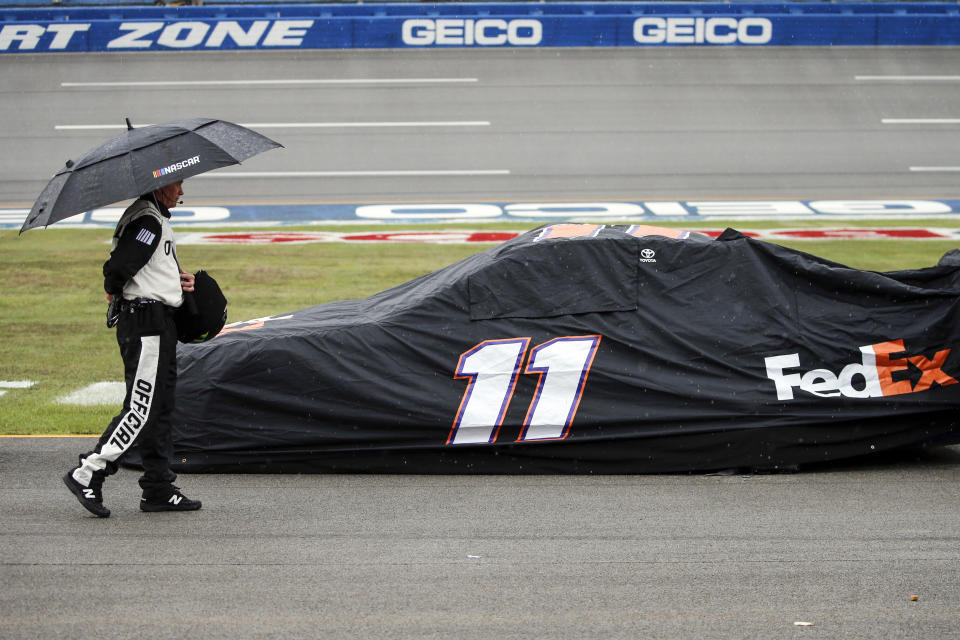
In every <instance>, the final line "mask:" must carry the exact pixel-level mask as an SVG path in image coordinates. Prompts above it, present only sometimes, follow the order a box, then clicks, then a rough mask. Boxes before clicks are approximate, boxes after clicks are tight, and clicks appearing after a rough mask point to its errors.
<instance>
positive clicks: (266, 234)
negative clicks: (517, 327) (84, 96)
mask: <svg viewBox="0 0 960 640" xmlns="http://www.w3.org/2000/svg"><path fill="white" fill-rule="evenodd" d="M691 231H696V232H697V233H703V234H706V235H708V236H711V237H714V238H715V237H717V236H719V235H720V234H721V233H723V230H722V229H691ZM740 232H741V233H742V234H744V235H746V236H749V237H751V238H758V239H763V240H957V239H960V229H947V228H916V227H911V228H907V227H895V228H888V229H874V228H864V227H849V228H835V229H763V230H755V231H742V230H741V231H740ZM522 233H525V232H523V231H375V232H368V233H334V232H326V231H228V232H217V233H198V232H188V233H181V234H177V244H178V245H188V244H228V245H229V244H241V245H263V244H311V243H316V242H349V243H374V242H391V243H401V244H403V243H429V244H469V243H479V244H497V243H500V242H506V241H507V240H510V239H512V238H515V237H517V236H518V235H520V234H522Z"/></svg>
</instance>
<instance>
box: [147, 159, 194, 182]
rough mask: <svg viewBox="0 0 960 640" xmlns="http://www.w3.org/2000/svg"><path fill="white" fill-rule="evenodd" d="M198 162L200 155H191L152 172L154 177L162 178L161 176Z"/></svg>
mask: <svg viewBox="0 0 960 640" xmlns="http://www.w3.org/2000/svg"><path fill="white" fill-rule="evenodd" d="M199 162H200V156H193V157H192V158H187V159H186V160H181V161H180V162H175V163H173V164H172V165H170V166H169V167H164V168H163V169H157V170H156V171H154V172H153V177H154V178H162V177H163V176H165V175H167V174H169V173H174V172H176V171H180V170H181V169H184V168H186V167H189V166H191V165H195V164H198V163H199Z"/></svg>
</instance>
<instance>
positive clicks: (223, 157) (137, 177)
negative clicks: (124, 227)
mask: <svg viewBox="0 0 960 640" xmlns="http://www.w3.org/2000/svg"><path fill="white" fill-rule="evenodd" d="M282 146H283V145H281V144H280V143H278V142H274V141H273V140H271V139H270V138H267V137H266V136H262V135H260V134H259V133H257V132H256V131H251V130H250V129H247V128H246V127H241V126H240V125H237V124H233V123H232V122H225V121H223V120H213V119H210V118H192V119H189V120H177V121H174V122H168V123H166V124H156V125H150V126H147V127H139V128H136V129H135V128H133V126H132V125H131V124H130V120H129V119H128V120H127V131H126V132H124V133H123V134H121V135H119V136H116V137H115V138H111V139H110V140H107V141H106V142H104V143H103V144H101V145H100V146H98V147H96V148H95V149H92V150H91V151H88V152H87V153H86V154H84V155H83V156H81V157H79V158H77V159H75V160H68V161H67V166H66V167H64V168H63V169H61V170H60V171H59V172H57V174H56V175H55V176H53V179H51V180H50V182H48V183H47V186H46V187H44V189H43V191H42V192H41V193H40V196H39V197H38V198H37V201H36V202H35V203H34V204H33V208H32V209H30V213H29V214H28V215H27V219H26V221H24V223H23V226H22V227H21V228H20V233H23V232H24V231H26V230H27V229H33V228H34V227H45V226H47V225H51V224H53V223H54V222H57V221H59V220H63V219H64V218H69V217H70V216H72V215H75V214H77V213H82V212H84V211H89V210H90V209H95V208H97V207H102V206H105V205H108V204H113V203H116V202H120V201H121V200H127V199H129V198H135V197H137V196H140V195H143V194H145V193H150V192H151V191H153V190H154V189H159V188H160V187H162V186H165V185H168V184H171V183H173V182H177V181H178V180H184V179H185V178H189V177H191V176H195V175H198V174H201V173H205V172H207V171H211V170H213V169H217V168H219V167H226V166H229V165H232V164H239V163H240V162H242V161H243V160H246V159H247V158H250V157H252V156H255V155H256V154H258V153H262V152H264V151H268V150H270V149H275V148H277V147H282Z"/></svg>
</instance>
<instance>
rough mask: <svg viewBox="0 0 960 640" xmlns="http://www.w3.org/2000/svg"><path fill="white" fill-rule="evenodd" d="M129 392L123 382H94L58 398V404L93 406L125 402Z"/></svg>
mask: <svg viewBox="0 0 960 640" xmlns="http://www.w3.org/2000/svg"><path fill="white" fill-rule="evenodd" d="M126 393H127V387H126V384H124V383H123V382H94V383H93V384H89V385H87V386H85V387H84V388H82V389H77V390H76V391H74V392H73V393H68V394H67V395H65V396H60V397H59V398H57V400H56V402H57V404H76V405H81V406H93V405H100V404H117V405H119V404H123V397H124V396H125V395H126Z"/></svg>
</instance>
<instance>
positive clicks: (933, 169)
mask: <svg viewBox="0 0 960 640" xmlns="http://www.w3.org/2000/svg"><path fill="white" fill-rule="evenodd" d="M910 171H926V172H930V173H936V172H943V173H949V172H951V171H960V167H910Z"/></svg>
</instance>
